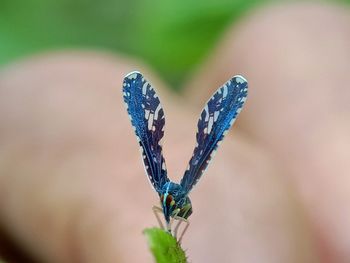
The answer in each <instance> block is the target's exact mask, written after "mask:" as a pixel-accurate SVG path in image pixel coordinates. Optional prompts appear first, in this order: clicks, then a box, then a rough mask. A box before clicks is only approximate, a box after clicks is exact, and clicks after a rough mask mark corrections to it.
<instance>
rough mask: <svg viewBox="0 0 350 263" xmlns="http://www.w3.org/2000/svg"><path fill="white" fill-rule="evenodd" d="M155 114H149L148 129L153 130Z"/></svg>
mask: <svg viewBox="0 0 350 263" xmlns="http://www.w3.org/2000/svg"><path fill="white" fill-rule="evenodd" d="M153 116H154V115H153V114H152V113H151V114H150V115H149V119H148V130H150V131H151V130H152V126H153Z"/></svg>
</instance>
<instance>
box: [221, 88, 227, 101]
mask: <svg viewBox="0 0 350 263" xmlns="http://www.w3.org/2000/svg"><path fill="white" fill-rule="evenodd" d="M226 96H227V86H226V85H225V86H224V93H223V94H222V97H223V98H225V97H226Z"/></svg>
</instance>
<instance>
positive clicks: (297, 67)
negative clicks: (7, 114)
mask: <svg viewBox="0 0 350 263" xmlns="http://www.w3.org/2000/svg"><path fill="white" fill-rule="evenodd" d="M213 69H215V70H213ZM231 72H238V73H242V74H243V73H244V74H246V76H247V79H248V80H249V84H250V94H249V100H247V104H246V109H245V112H244V114H242V116H240V117H241V118H240V122H239V125H240V128H241V130H242V131H243V132H244V133H245V134H246V136H248V137H249V138H251V139H252V140H254V141H255V142H256V143H257V144H259V145H261V146H262V147H263V148H264V149H265V150H268V151H269V152H270V153H271V154H272V155H273V156H274V157H275V158H276V159H275V160H276V161H277V162H278V163H279V164H280V165H281V166H282V167H283V170H282V171H283V172H282V175H284V176H288V179H289V180H291V181H292V182H293V183H294V184H295V186H296V190H297V193H298V196H300V198H301V200H302V202H303V205H304V208H305V211H306V214H307V217H308V221H309V225H310V229H311V231H312V234H313V236H314V237H315V241H316V245H317V247H318V250H319V252H320V255H321V259H322V260H321V262H350V249H349V248H350V224H349V222H350V206H349V201H350V164H349V157H350V121H349V120H350V89H349V85H350V84H349V83H350V74H349V73H350V10H349V8H348V7H347V6H329V5H321V4H302V5H300V4H297V5H289V6H278V7H272V8H270V9H268V10H265V11H262V12H258V13H256V14H255V15H254V16H250V17H249V18H247V19H246V21H245V22H242V24H241V25H240V26H239V27H236V28H233V29H231V30H229V31H228V32H227V37H226V38H225V39H224V41H223V42H222V43H221V44H220V45H218V47H217V50H216V51H215V52H214V54H213V55H212V58H211V59H209V61H207V63H206V65H205V66H203V67H202V68H201V70H200V72H199V73H198V76H199V77H198V76H196V77H194V78H193V80H192V81H191V82H190V84H188V86H189V87H190V86H191V87H193V89H188V93H187V94H188V97H189V98H193V100H191V102H192V103H193V101H194V100H196V102H197V105H198V104H201V103H203V101H204V100H205V98H204V97H205V96H204V95H203V92H199V89H201V90H211V91H213V90H214V89H213V86H215V85H217V84H218V83H220V82H222V79H225V78H226V77H227V76H230V75H231V74H232V73H231ZM200 76H206V77H204V78H201V77H200Z"/></svg>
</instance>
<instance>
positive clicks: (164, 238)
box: [144, 228, 187, 263]
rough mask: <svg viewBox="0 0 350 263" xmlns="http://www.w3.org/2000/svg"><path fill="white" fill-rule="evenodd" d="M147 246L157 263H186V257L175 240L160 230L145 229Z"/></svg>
mask: <svg viewBox="0 0 350 263" xmlns="http://www.w3.org/2000/svg"><path fill="white" fill-rule="evenodd" d="M144 234H145V235H146V237H147V240H148V245H149V247H150V250H151V252H152V254H153V256H154V258H155V260H156V262H157V263H186V262H187V260H186V255H185V252H184V251H183V250H182V248H181V246H180V244H179V243H178V242H177V240H176V239H175V238H174V237H173V236H172V235H171V234H169V233H168V232H166V231H164V230H163V229H160V228H148V229H145V231H144Z"/></svg>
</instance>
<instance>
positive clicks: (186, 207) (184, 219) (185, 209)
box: [174, 204, 191, 243]
mask: <svg viewBox="0 0 350 263" xmlns="http://www.w3.org/2000/svg"><path fill="white" fill-rule="evenodd" d="M190 209H191V205H190V204H189V205H186V206H185V207H184V213H183V216H182V217H179V216H177V215H176V217H175V219H177V220H179V222H178V223H177V225H176V227H175V228H174V236H175V238H176V237H177V232H178V230H179V227H180V225H181V223H182V222H186V226H185V228H184V230H183V231H182V234H181V236H180V238H179V243H181V239H182V237H183V236H184V234H185V232H186V230H187V228H188V227H189V225H190V222H189V221H188V220H187V219H186V215H187V213H188V211H190Z"/></svg>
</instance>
